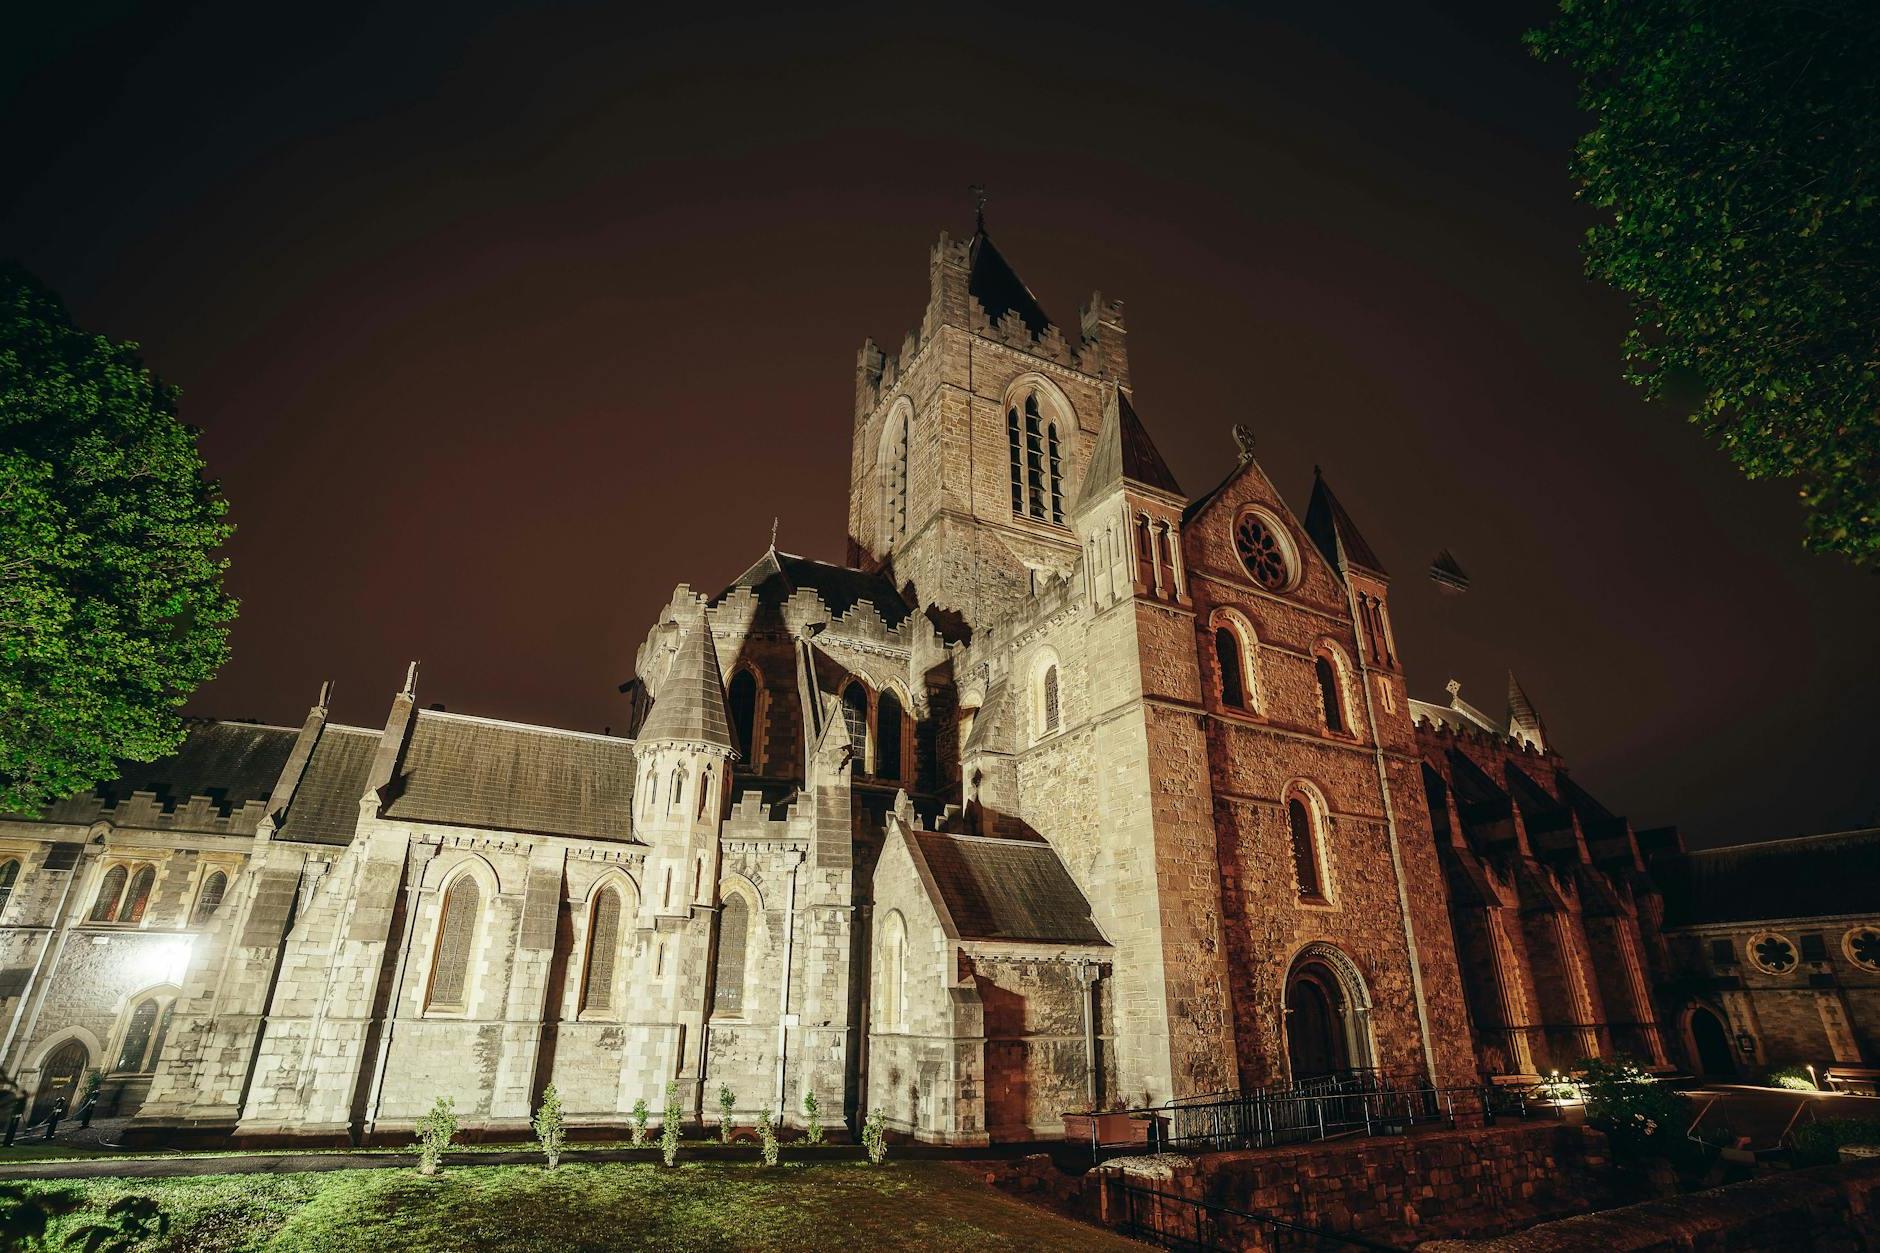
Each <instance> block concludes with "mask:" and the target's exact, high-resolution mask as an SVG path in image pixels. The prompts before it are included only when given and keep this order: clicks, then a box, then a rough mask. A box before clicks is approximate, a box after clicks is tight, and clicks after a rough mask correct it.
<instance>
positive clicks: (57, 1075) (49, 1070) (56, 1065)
mask: <svg viewBox="0 0 1880 1253" xmlns="http://www.w3.org/2000/svg"><path fill="white" fill-rule="evenodd" d="M89 1065H91V1050H90V1049H88V1048H86V1047H85V1045H84V1044H83V1042H81V1041H79V1040H67V1041H66V1042H65V1043H64V1044H61V1045H60V1046H59V1047H58V1048H56V1049H54V1050H52V1053H51V1055H50V1056H48V1057H47V1058H46V1062H45V1065H44V1067H42V1069H41V1072H40V1079H39V1091H38V1092H37V1093H35V1094H34V1096H33V1113H32V1117H31V1118H29V1119H27V1121H28V1122H29V1123H36V1122H39V1121H41V1120H42V1119H44V1118H45V1117H46V1115H47V1114H49V1113H51V1112H52V1104H53V1102H54V1101H57V1100H58V1099H59V1098H60V1097H64V1098H65V1108H66V1110H67V1111H68V1112H70V1111H71V1110H72V1109H74V1108H75V1107H76V1106H77V1104H78V1087H79V1083H80V1082H81V1081H82V1080H83V1079H84V1077H85V1069H86V1067H88V1066H89Z"/></svg>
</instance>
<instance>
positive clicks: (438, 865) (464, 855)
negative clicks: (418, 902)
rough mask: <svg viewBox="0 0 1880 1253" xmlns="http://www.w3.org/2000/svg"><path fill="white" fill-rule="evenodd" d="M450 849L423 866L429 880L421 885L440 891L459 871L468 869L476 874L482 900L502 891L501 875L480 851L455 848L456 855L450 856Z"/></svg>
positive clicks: (430, 889)
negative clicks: (481, 891) (481, 892)
mask: <svg viewBox="0 0 1880 1253" xmlns="http://www.w3.org/2000/svg"><path fill="white" fill-rule="evenodd" d="M451 851H452V850H445V851H442V852H440V853H438V855H437V856H435V857H433V858H432V859H431V861H430V863H429V864H428V865H426V866H425V868H424V877H425V879H427V880H429V882H427V883H425V884H424V885H423V887H424V888H425V889H426V890H429V891H433V892H441V891H443V890H444V888H446V887H448V886H449V885H450V881H451V880H452V879H455V878H456V877H457V876H458V875H459V874H460V873H463V872H465V871H468V872H469V873H471V874H474V875H476V876H477V886H478V887H480V888H482V889H483V892H484V900H486V901H487V900H490V899H492V898H493V897H495V896H497V895H498V894H499V893H501V891H502V886H503V885H502V876H500V875H499V874H497V873H496V867H495V865H494V864H492V863H491V861H490V859H489V858H487V857H485V856H484V855H483V854H481V853H476V852H472V851H471V850H469V849H457V850H454V851H456V852H457V854H458V856H456V857H454V858H453V857H451V856H450V852H451Z"/></svg>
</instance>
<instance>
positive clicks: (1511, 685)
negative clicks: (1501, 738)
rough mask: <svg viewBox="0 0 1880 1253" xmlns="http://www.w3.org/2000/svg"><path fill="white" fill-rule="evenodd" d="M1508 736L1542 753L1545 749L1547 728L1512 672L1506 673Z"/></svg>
mask: <svg viewBox="0 0 1880 1253" xmlns="http://www.w3.org/2000/svg"><path fill="white" fill-rule="evenodd" d="M1508 734H1509V735H1512V736H1514V737H1515V738H1516V739H1520V740H1527V741H1529V742H1530V743H1532V744H1533V745H1534V747H1536V748H1538V749H1540V750H1542V751H1543V752H1545V751H1546V749H1547V727H1546V725H1545V724H1544V723H1542V722H1541V716H1540V714H1539V713H1537V712H1535V709H1534V702H1533V701H1531V700H1529V699H1528V694H1527V693H1526V692H1524V691H1522V690H1521V681H1520V680H1519V679H1517V678H1515V677H1514V671H1512V670H1510V671H1509V672H1508Z"/></svg>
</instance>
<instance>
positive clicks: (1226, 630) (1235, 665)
mask: <svg viewBox="0 0 1880 1253" xmlns="http://www.w3.org/2000/svg"><path fill="white" fill-rule="evenodd" d="M1240 653H1241V643H1240V634H1239V632H1237V631H1235V630H1234V629H1233V628H1232V627H1228V626H1222V627H1216V628H1215V630H1214V660H1215V662H1216V663H1217V664H1218V665H1219V666H1220V668H1221V704H1223V705H1226V706H1228V707H1229V708H1232V709H1245V708H1246V707H1247V687H1246V683H1245V682H1244V680H1243V679H1242V677H1241V673H1240Z"/></svg>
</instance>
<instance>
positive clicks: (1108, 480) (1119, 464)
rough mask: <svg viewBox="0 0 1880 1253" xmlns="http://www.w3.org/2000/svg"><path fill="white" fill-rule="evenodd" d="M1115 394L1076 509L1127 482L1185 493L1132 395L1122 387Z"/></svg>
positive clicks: (1109, 403)
mask: <svg viewBox="0 0 1880 1253" xmlns="http://www.w3.org/2000/svg"><path fill="white" fill-rule="evenodd" d="M1111 397H1112V398H1111V400H1110V401H1109V402H1108V403H1106V404H1105V405H1104V407H1103V425H1102V427H1100V428H1099V429H1098V431H1097V442H1096V444H1095V445H1094V446H1093V447H1092V448H1091V450H1090V464H1089V465H1088V466H1086V467H1085V468H1084V485H1083V488H1082V490H1080V491H1079V492H1078V493H1077V503H1076V504H1075V505H1074V506H1072V510H1073V512H1075V511H1076V510H1080V509H1082V508H1084V506H1086V505H1088V504H1091V503H1092V502H1094V501H1097V500H1100V499H1102V498H1103V497H1104V496H1107V495H1109V494H1110V493H1111V492H1112V491H1114V490H1115V489H1116V487H1117V486H1118V485H1119V484H1121V483H1124V482H1130V483H1140V484H1143V485H1144V486H1147V487H1153V488H1155V489H1157V490H1158V491H1164V492H1168V493H1169V494H1170V495H1173V496H1180V495H1182V485H1181V484H1180V483H1178V482H1176V480H1175V472H1174V471H1173V470H1170V469H1169V468H1168V462H1166V461H1164V460H1163V459H1162V454H1161V452H1160V451H1159V450H1157V448H1156V446H1155V441H1154V440H1153V439H1151V438H1149V430H1148V428H1147V427H1145V426H1143V424H1142V419H1141V418H1139V417H1137V416H1136V409H1135V406H1133V405H1131V404H1130V403H1129V396H1128V395H1127V394H1126V393H1124V392H1123V391H1122V390H1120V389H1118V390H1117V391H1114V392H1112V393H1111Z"/></svg>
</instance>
